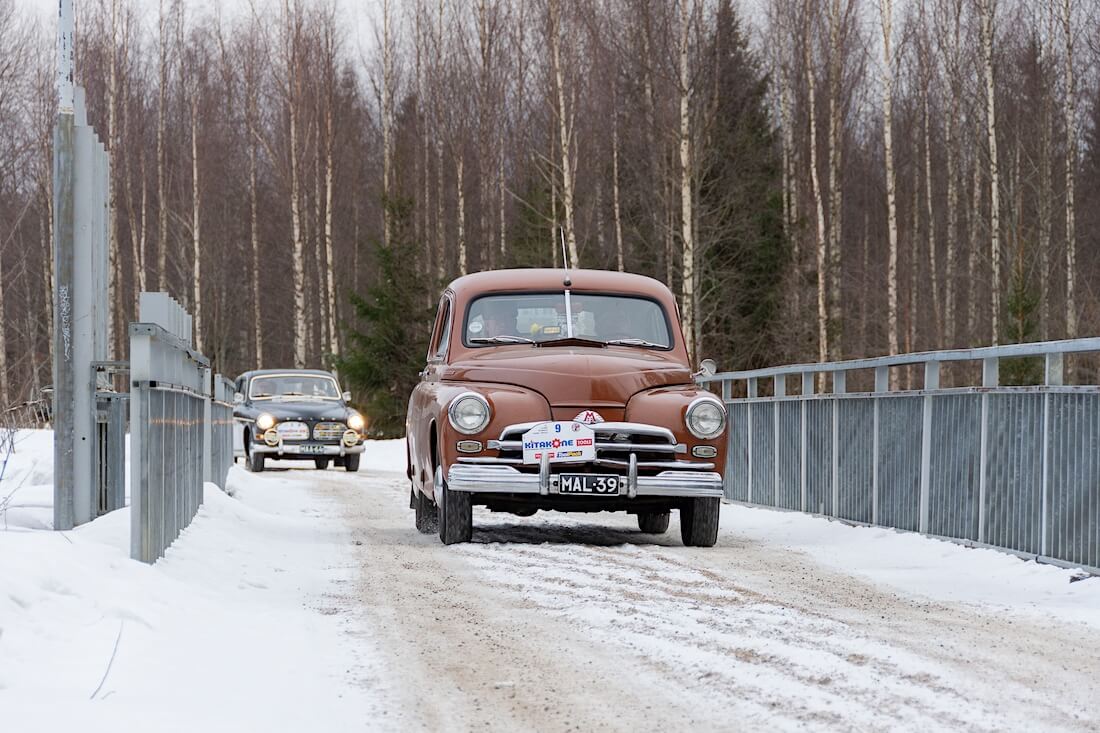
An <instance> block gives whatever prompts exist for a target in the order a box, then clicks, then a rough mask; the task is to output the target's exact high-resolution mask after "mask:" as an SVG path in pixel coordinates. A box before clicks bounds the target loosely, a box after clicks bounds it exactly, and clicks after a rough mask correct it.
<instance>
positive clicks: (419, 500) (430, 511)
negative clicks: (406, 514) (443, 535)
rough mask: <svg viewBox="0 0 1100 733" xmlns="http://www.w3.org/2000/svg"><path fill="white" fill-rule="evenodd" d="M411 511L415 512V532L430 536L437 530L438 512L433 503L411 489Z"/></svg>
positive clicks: (425, 496)
mask: <svg viewBox="0 0 1100 733" xmlns="http://www.w3.org/2000/svg"><path fill="white" fill-rule="evenodd" d="M412 504H413V509H415V510H416V531H417V532H419V533H420V534H432V533H433V532H437V531H438V530H439V512H438V511H437V509H436V506H435V502H434V501H432V500H431V499H429V498H428V497H427V495H425V494H422V493H420V492H419V491H416V490H415V489H413V492H412Z"/></svg>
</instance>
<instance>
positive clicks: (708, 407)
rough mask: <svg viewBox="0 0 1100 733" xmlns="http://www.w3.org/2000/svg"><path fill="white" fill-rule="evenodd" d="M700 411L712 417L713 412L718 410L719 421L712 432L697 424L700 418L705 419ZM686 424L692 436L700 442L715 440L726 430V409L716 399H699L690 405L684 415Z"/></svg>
mask: <svg viewBox="0 0 1100 733" xmlns="http://www.w3.org/2000/svg"><path fill="white" fill-rule="evenodd" d="M700 410H705V411H706V412H707V413H709V414H711V415H712V416H713V415H714V413H713V412H711V411H712V410H717V417H718V421H717V423H716V424H715V426H714V427H713V428H711V429H710V430H706V429H704V428H705V426H700V425H698V424H697V422H698V420H699V418H701V417H703V413H702V412H700ZM712 422H713V420H712ZM684 423H685V424H686V425H687V429H688V430H689V431H690V432H691V434H692V435H694V436H695V437H696V438H698V439H699V440H713V439H715V438H717V437H718V436H719V435H721V434H722V431H724V430H725V429H726V408H725V406H724V405H723V404H722V403H721V402H719V401H718V399H717V398H715V397H697V398H695V399H694V400H692V402H691V404H690V405H688V408H687V411H686V412H685V413H684Z"/></svg>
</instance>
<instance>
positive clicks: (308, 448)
mask: <svg viewBox="0 0 1100 733" xmlns="http://www.w3.org/2000/svg"><path fill="white" fill-rule="evenodd" d="M298 450H299V451H301V452H302V453H324V452H325V446H323V445H310V444H308V443H307V444H306V445H303V446H302V447H301V448H299V449H298Z"/></svg>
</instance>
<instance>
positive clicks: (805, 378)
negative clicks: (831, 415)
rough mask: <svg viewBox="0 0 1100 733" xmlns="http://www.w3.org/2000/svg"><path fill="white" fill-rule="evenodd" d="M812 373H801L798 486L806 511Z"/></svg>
mask: <svg viewBox="0 0 1100 733" xmlns="http://www.w3.org/2000/svg"><path fill="white" fill-rule="evenodd" d="M814 376H816V375H814V373H813V372H806V373H805V374H803V375H802V400H801V402H802V415H801V417H802V430H801V435H800V438H799V466H800V469H801V470H800V472H799V486H800V487H801V504H800V506H801V507H802V509H801V510H802V511H806V497H807V493H808V471H807V466H806V462H807V461H806V459H807V458H808V456H809V448H808V445H807V443H808V442H809V441H808V421H807V411H808V410H809V409H810V400H809V397H810V395H812V394H813V393H814Z"/></svg>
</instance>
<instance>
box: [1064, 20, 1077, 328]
mask: <svg viewBox="0 0 1100 733" xmlns="http://www.w3.org/2000/svg"><path fill="white" fill-rule="evenodd" d="M1062 32H1063V34H1064V35H1065V41H1066V47H1065V57H1066V58H1065V64H1066V70H1065V76H1066V94H1065V102H1064V113H1065V118H1066V164H1065V165H1066V338H1071V339H1072V338H1077V210H1076V203H1075V201H1074V196H1075V194H1074V188H1075V182H1076V169H1077V85H1076V80H1075V77H1074V73H1073V61H1074V57H1073V3H1072V1H1071V0H1062Z"/></svg>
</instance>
